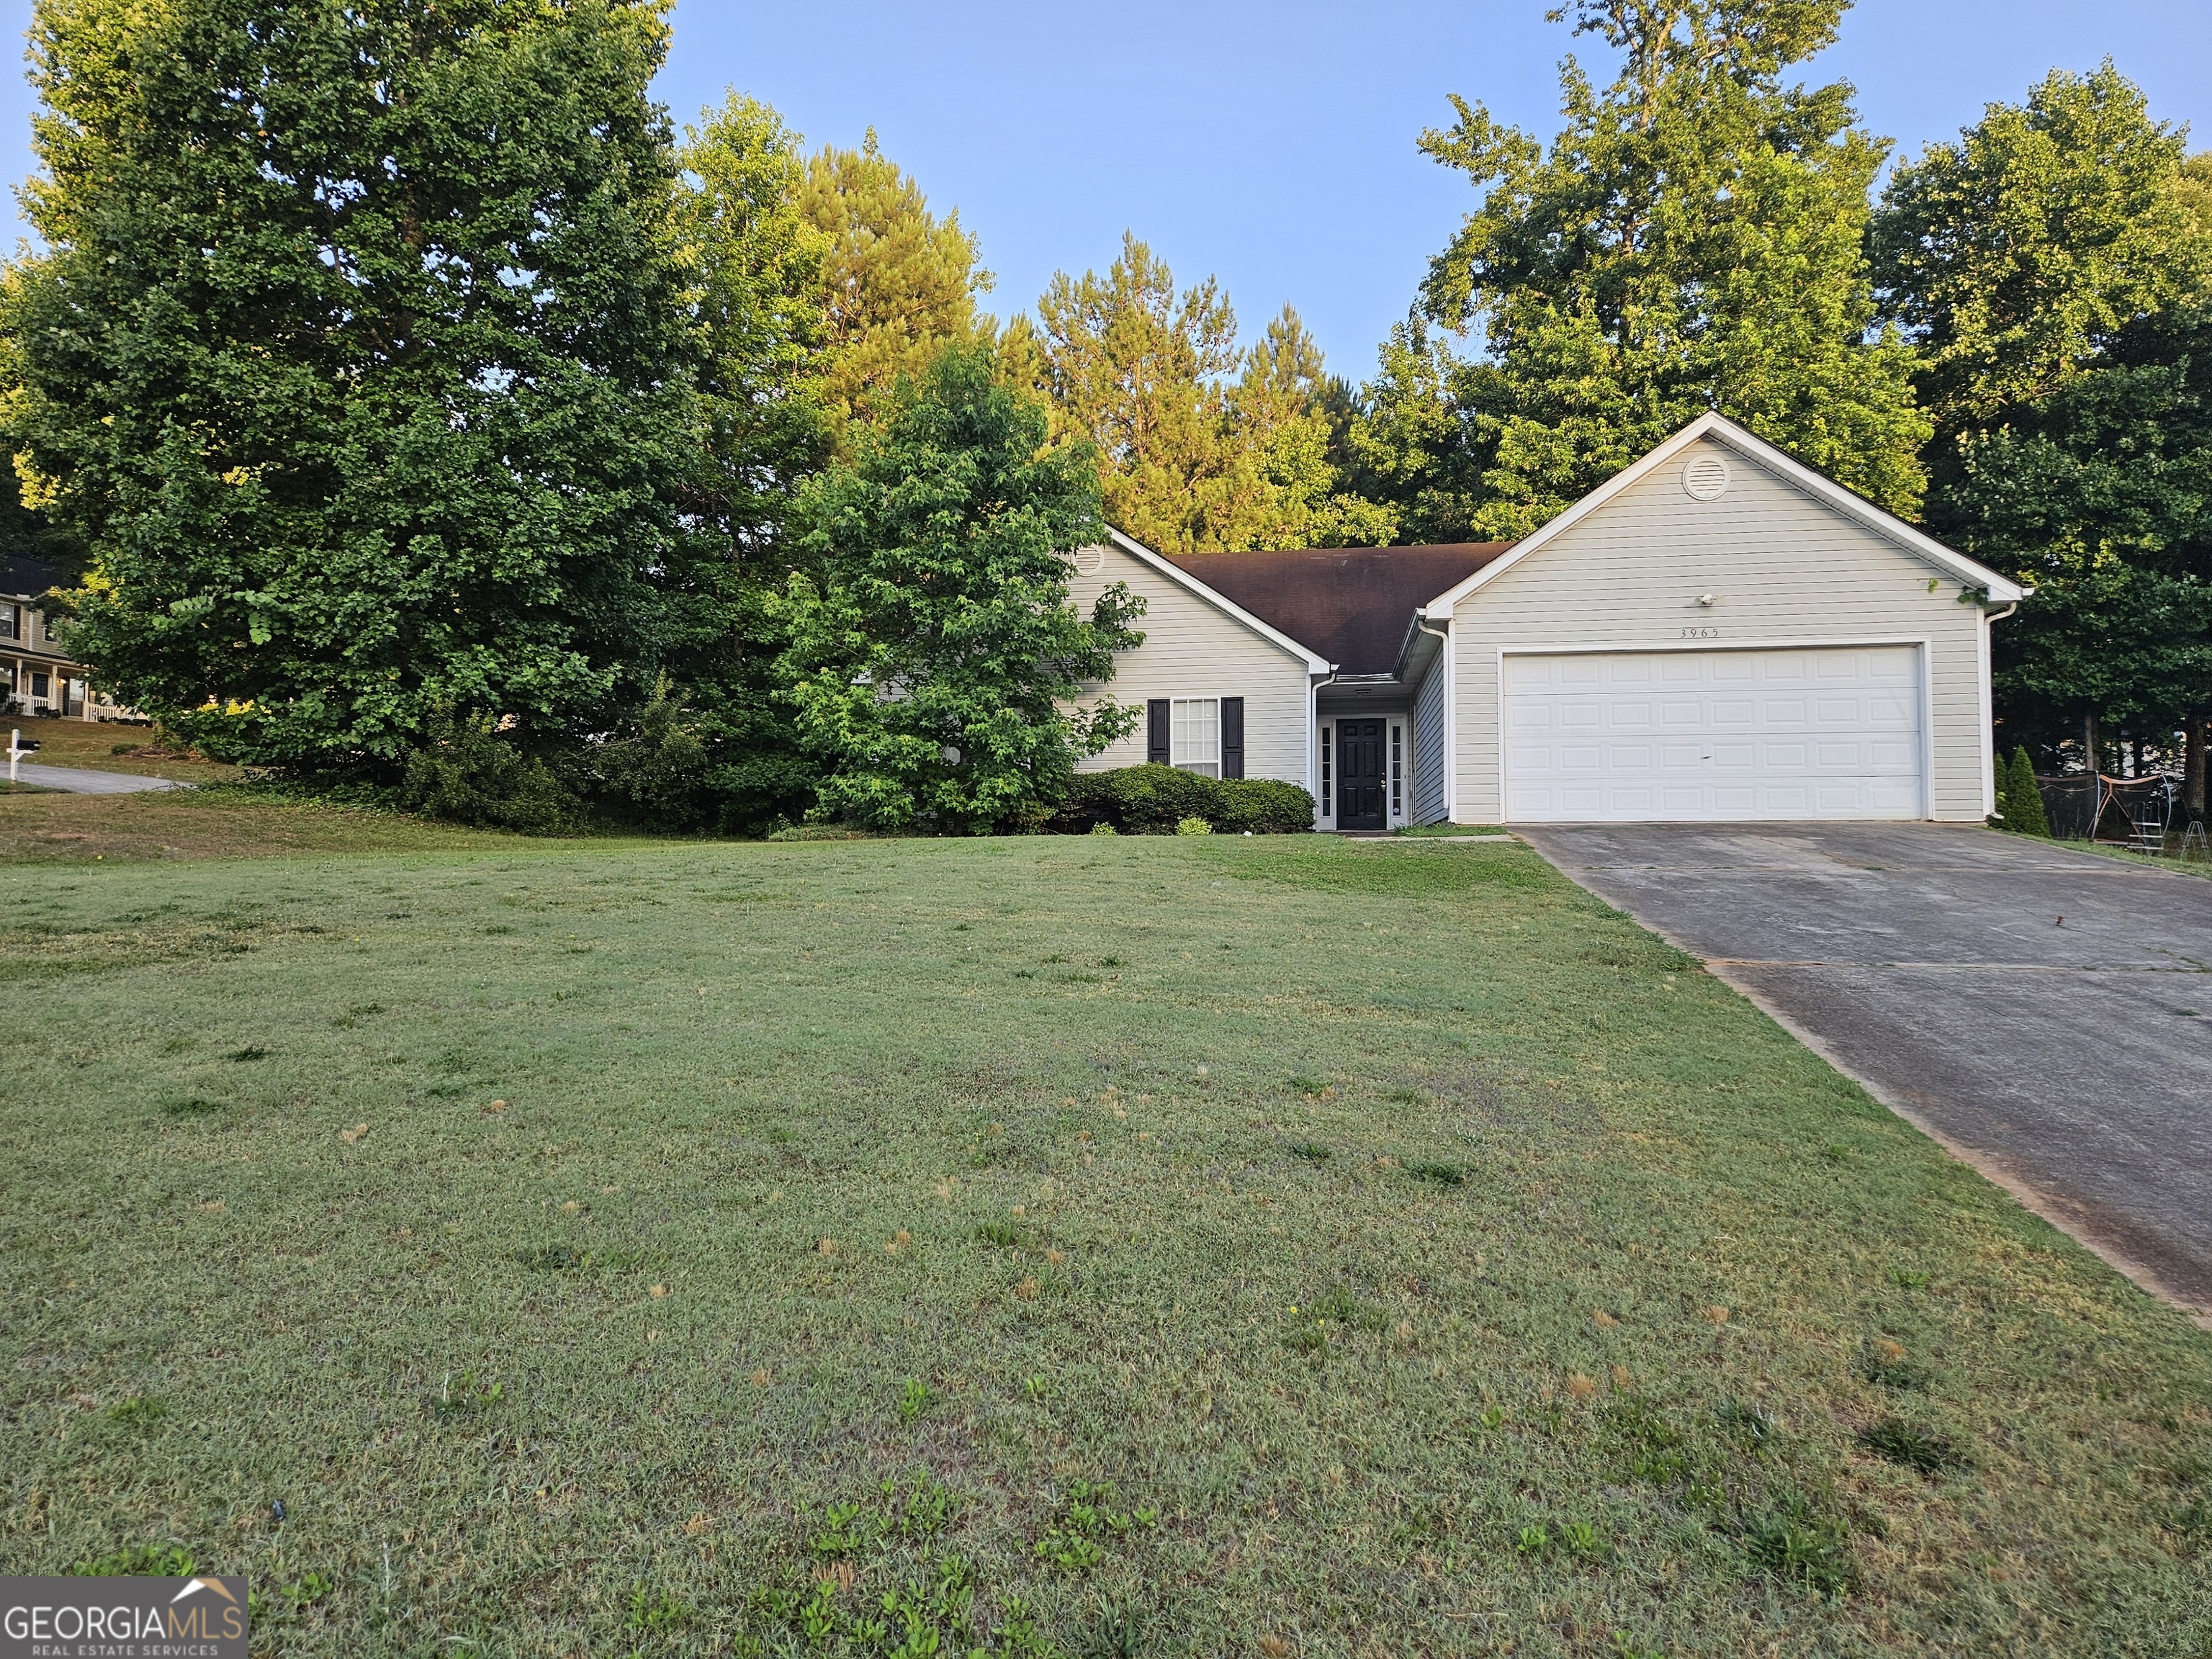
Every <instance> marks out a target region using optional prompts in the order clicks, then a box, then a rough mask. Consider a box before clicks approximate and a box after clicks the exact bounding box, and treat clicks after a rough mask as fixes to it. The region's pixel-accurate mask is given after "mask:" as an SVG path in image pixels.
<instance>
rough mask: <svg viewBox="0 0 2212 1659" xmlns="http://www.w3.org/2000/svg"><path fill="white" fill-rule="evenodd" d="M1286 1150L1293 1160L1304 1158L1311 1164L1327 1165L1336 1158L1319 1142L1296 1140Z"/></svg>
mask: <svg viewBox="0 0 2212 1659" xmlns="http://www.w3.org/2000/svg"><path fill="white" fill-rule="evenodd" d="M1284 1150H1285V1151H1286V1152H1289V1153H1290V1155H1291V1157H1292V1158H1304V1160H1305V1161H1306V1162H1307V1163H1309V1164H1326V1163H1328V1161H1329V1159H1330V1158H1332V1157H1334V1153H1332V1152H1330V1151H1329V1149H1328V1147H1326V1146H1322V1144H1321V1142H1319V1141H1318V1140H1294V1141H1292V1142H1291V1144H1290V1145H1289V1146H1287V1147H1286V1148H1285V1149H1284Z"/></svg>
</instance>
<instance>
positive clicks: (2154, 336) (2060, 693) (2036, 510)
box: [1946, 307, 2212, 819]
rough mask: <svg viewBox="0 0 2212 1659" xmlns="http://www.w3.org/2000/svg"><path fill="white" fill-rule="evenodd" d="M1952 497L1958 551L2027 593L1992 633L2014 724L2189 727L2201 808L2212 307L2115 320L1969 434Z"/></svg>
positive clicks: (2054, 728) (2211, 550) (2028, 735)
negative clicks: (2067, 362) (2084, 360)
mask: <svg viewBox="0 0 2212 1659" xmlns="http://www.w3.org/2000/svg"><path fill="white" fill-rule="evenodd" d="M1946 504H1947V508H1948V516H1949V517H1950V519H1951V521H1952V526H1953V528H1952V530H1951V535H1952V537H1953V539H1954V541H1955V542H1956V544H1958V545H1959V546H1960V548H1961V549H1963V550H1966V551H1968V552H1971V553H1972V554H1973V555H1974V556H1976V557H1978V558H1980V559H1982V560H1984V562H1988V563H1990V564H1991V565H1994V566H1996V567H1997V568H2001V569H2004V570H2006V571H2008V572H2010V573H2013V574H2017V575H2018V576H2019V577H2020V578H2021V580H2023V581H2025V582H2027V583H2028V584H2031V585H2032V586H2034V588H2035V590H2036V592H2035V593H2034V594H2033V597H2031V598H2030V599H2028V600H2027V603H2026V604H2025V605H2023V606H2022V607H2021V614H2020V616H2019V617H2016V618H2015V619H2014V620H2013V621H2012V622H2009V623H2007V624H2006V625H2005V626H2004V627H2003V628H2002V629H2000V630H1999V634H1998V657H1997V663H1996V690H1997V696H1998V702H1999V707H2000V708H2001V709H2002V711H2003V714H2004V717H2005V720H2006V722H2007V730H2008V733H2010V734H2011V735H2013V736H2015V737H2018V738H2025V739H2027V740H2031V741H2035V742H2038V743H2039V744H2042V745H2044V746H2045V747H2050V746H2051V745H2053V744H2056V743H2057V741H2058V740H2059V739H2060V738H2066V737H2071V736H2073V735H2074V734H2075V733H2077V732H2083V731H2084V730H2085V726H2084V722H2087V727H2086V730H2087V731H2088V732H2091V733H2093V732H2094V731H2095V729H2096V723H2097V722H2099V721H2107V722H2112V723H2114V724H2117V725H2119V726H2124V727H2125V728H2127V729H2129V730H2130V731H2131V732H2133V733H2134V734H2135V735H2136V736H2137V737H2138V738H2141V737H2144V736H2146V735H2148V736H2149V737H2151V738H2153V739H2154V740H2159V739H2162V738H2164V736H2165V734H2166V733H2170V732H2172V731H2173V730H2174V729H2175V728H2176V726H2183V727H2185V728H2187V730H2188V731H2189V732H2190V738H2191V741H2190V744H2189V747H2190V750H2191V753H2190V756H2189V761H2190V793H2191V811H2193V814H2194V815H2195V816H2196V817H2198V818H2200V819H2201V818H2203V817H2204V814H2205V803H2204V799H2203V791H2204V782H2203V739H2204V715H2205V713H2206V711H2207V710H2212V311H2208V310H2207V309H2205V308H2204V307H2182V308H2179V309H2177V310H2175V311H2172V312H2167V313H2160V314H2158V315H2155V316H2152V317H2148V318H2143V319H2137V320H2136V321H2134V322H2132V323H2130V324H2128V325H2124V326H2123V327H2122V328H2120V329H2118V331H2115V332H2114V334H2113V335H2112V337H2110V338H2109V339H2108V340H2107V341H2106V343H2105V346H2104V349H2102V350H2101V351H2100V353H2099V355H2098V357H2097V359H2096V361H2095V362H2094V364H2093V366H2090V367H2087V368H2077V369H2076V370H2075V372H2073V373H2070V374H2068V375H2066V376H2065V377H2064V379H2063V380H2062V382H2061V383H2060V384H2059V385H2058V386H2057V387H2056V388H2055V389H2053V390H2052V391H2051V392H2047V393H2045V395H2044V396H2043V397H2041V398H2037V399H2035V400H2034V401H2033V402H2031V403H2027V404H2018V405H2015V406H2014V407H2013V408H2012V409H2011V410H2009V412H2008V419H2007V420H2006V422H2005V423H2004V424H2003V425H2002V426H2000V427H1998V428H1995V429H1994V430H1990V431H1986V432H1980V433H1975V434H1972V435H1968V436H1966V437H1965V438H1964V439H1962V440H1961V441H1960V444H1959V446H1958V449H1957V453H1956V459H1955V462H1954V474H1953V477H1952V478H1951V480H1950V481H1949V482H1948V484H1947V488H1946ZM2094 740H2095V739H2094V738H2093V736H2090V737H2087V738H2084V742H2085V744H2087V743H2092V742H2093V741H2094ZM2159 746H2160V747H2161V748H2162V747H2164V746H2165V745H2164V743H2163V742H2162V741H2160V744H2159Z"/></svg>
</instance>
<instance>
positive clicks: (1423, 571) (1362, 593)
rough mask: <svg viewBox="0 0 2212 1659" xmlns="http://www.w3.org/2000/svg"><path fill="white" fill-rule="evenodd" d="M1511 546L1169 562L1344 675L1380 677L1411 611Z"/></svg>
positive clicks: (1189, 557) (1316, 551)
mask: <svg viewBox="0 0 2212 1659" xmlns="http://www.w3.org/2000/svg"><path fill="white" fill-rule="evenodd" d="M1512 545H1513V544H1512V543H1511V542H1450V543H1446V544H1441V545H1438V546H1434V547H1308V548H1300V549H1297V550H1295V551H1291V552H1285V553H1181V554H1175V555H1171V556H1170V561H1169V562H1170V563H1172V564H1173V565H1175V566H1176V568H1178V569H1181V570H1186V571H1188V572H1189V573H1190V574H1192V575H1194V576H1195V577H1197V578H1198V579H1199V580H1200V581H1202V582H1204V583H1205V584H1206V586H1208V587H1211V588H1212V589H1213V591H1214V592H1217V593H1219V594H1220V595H1221V596H1222V597H1223V598H1225V599H1229V600H1230V601H1231V602H1232V603H1234V604H1236V605H1241V606H1242V607H1243V609H1245V610H1247V611H1250V612H1251V613H1252V614H1253V615H1254V616H1255V617H1258V618H1259V619H1260V620H1261V622H1264V623H1267V624H1268V625H1269V626H1270V627H1273V628H1277V629H1281V630H1282V631H1283V632H1284V633H1285V634H1287V635H1290V636H1291V638H1292V639H1294V640H1296V641H1297V642H1298V643H1299V644H1300V645H1303V646H1304V647H1307V648H1308V649H1309V650H1311V651H1313V652H1314V653H1316V654H1317V655H1320V656H1323V657H1326V658H1328V659H1329V661H1331V662H1333V663H1334V664H1335V665H1337V668H1338V669H1339V671H1341V672H1343V673H1346V674H1387V673H1389V671H1391V669H1392V668H1393V667H1394V666H1395V665H1396V664H1397V660H1398V647H1399V646H1400V645H1401V643H1402V642H1403V641H1404V640H1405V637H1406V628H1407V623H1409V622H1411V620H1412V619H1413V611H1414V610H1415V608H1416V607H1417V606H1419V605H1426V604H1427V603H1428V602H1429V601H1430V600H1431V599H1435V598H1436V597H1437V595H1439V594H1441V593H1443V592H1445V591H1446V590H1448V589H1449V588H1451V587H1454V586H1457V585H1458V584H1459V583H1460V582H1462V581H1464V580H1466V579H1467V578H1468V577H1469V576H1471V575H1473V574H1474V573H1475V572H1476V571H1478V570H1480V569H1481V568H1482V567H1483V566H1485V565H1486V564H1488V563H1489V562H1491V561H1492V559H1494V558H1497V557H1498V556H1499V555H1501V554H1503V553H1504V552H1505V551H1506V550H1508V549H1509V548H1510V547H1511V546H1512Z"/></svg>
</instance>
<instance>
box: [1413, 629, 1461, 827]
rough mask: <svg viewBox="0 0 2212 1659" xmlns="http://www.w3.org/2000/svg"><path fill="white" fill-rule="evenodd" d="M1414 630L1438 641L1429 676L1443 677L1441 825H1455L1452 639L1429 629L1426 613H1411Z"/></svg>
mask: <svg viewBox="0 0 2212 1659" xmlns="http://www.w3.org/2000/svg"><path fill="white" fill-rule="evenodd" d="M1413 626H1414V627H1416V628H1418V629H1420V630H1421V632H1422V633H1424V634H1428V635H1433V636H1434V637H1435V639H1436V641H1437V665H1436V667H1435V668H1434V669H1432V670H1431V672H1432V673H1436V672H1441V673H1442V674H1443V677H1444V691H1443V710H1444V717H1443V720H1442V722H1441V724H1442V726H1443V744H1444V757H1443V759H1444V763H1443V795H1444V802H1443V805H1444V817H1443V821H1444V822H1445V823H1452V822H1453V821H1454V820H1453V818H1452V809H1453V808H1454V807H1455V806H1456V805H1458V804H1459V803H1458V800H1457V798H1456V797H1455V793H1454V792H1453V787H1452V785H1453V778H1452V773H1453V770H1454V769H1455V766H1456V765H1457V763H1458V760H1459V757H1458V755H1457V754H1456V753H1455V752H1454V750H1455V745H1454V743H1453V735H1454V732H1455V727H1456V726H1457V721H1456V720H1455V718H1454V716H1455V713H1456V711H1455V709H1454V708H1452V702H1453V701H1454V699H1455V695H1456V694H1455V690H1454V688H1453V686H1452V683H1451V673H1450V668H1449V665H1450V661H1451V655H1450V653H1451V635H1449V634H1448V633H1446V632H1445V631H1444V630H1443V629H1441V628H1431V627H1430V626H1429V618H1428V616H1427V613H1426V612H1425V611H1415V612H1414V613H1413Z"/></svg>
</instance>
